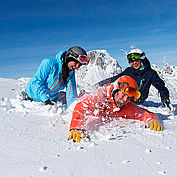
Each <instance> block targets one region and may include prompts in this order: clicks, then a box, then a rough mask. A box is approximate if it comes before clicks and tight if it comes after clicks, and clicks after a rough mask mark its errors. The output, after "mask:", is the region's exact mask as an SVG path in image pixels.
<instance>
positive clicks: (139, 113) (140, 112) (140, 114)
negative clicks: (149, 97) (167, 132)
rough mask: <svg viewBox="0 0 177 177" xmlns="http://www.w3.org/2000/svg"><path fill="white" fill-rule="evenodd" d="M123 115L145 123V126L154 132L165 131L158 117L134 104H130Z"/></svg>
mask: <svg viewBox="0 0 177 177" xmlns="http://www.w3.org/2000/svg"><path fill="white" fill-rule="evenodd" d="M122 114H123V115H126V117H127V118H132V119H137V120H140V121H144V123H145V126H146V127H147V128H150V129H151V130H154V131H157V130H158V131H162V130H163V128H162V125H161V124H160V121H159V119H158V117H157V116H156V115H155V114H154V113H152V112H150V111H148V110H146V109H143V108H141V107H139V106H137V105H135V104H133V103H129V104H128V105H127V106H126V107H125V108H124V110H123V112H122Z"/></svg>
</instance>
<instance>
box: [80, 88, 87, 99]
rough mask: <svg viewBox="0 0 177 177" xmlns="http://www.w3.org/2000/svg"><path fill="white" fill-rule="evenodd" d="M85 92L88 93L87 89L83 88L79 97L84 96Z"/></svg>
mask: <svg viewBox="0 0 177 177" xmlns="http://www.w3.org/2000/svg"><path fill="white" fill-rule="evenodd" d="M84 94H86V91H85V90H84V89H82V90H81V91H80V93H79V98H80V97H82V96H83V95H84Z"/></svg>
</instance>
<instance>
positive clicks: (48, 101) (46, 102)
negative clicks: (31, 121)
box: [44, 99, 54, 105]
mask: <svg viewBox="0 0 177 177" xmlns="http://www.w3.org/2000/svg"><path fill="white" fill-rule="evenodd" d="M44 104H45V105H48V104H49V105H54V103H52V102H51V101H50V99H48V100H47V101H45V102H44Z"/></svg>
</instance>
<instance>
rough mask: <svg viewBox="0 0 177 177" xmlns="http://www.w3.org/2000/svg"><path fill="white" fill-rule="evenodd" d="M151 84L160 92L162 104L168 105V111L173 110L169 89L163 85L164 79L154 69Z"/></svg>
mask: <svg viewBox="0 0 177 177" xmlns="http://www.w3.org/2000/svg"><path fill="white" fill-rule="evenodd" d="M152 85H153V86H154V87H155V88H156V89H157V90H158V91H159V92H160V97H161V101H162V103H163V105H164V106H166V107H168V108H169V110H170V112H174V107H173V106H172V105H171V103H170V98H169V91H168V89H167V88H166V87H165V83H164V81H163V80H162V79H161V78H160V77H159V75H158V74H157V72H156V71H154V75H153V79H152Z"/></svg>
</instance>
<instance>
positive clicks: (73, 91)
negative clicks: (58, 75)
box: [66, 71, 78, 106]
mask: <svg viewBox="0 0 177 177" xmlns="http://www.w3.org/2000/svg"><path fill="white" fill-rule="evenodd" d="M71 72H72V73H71V74H70V75H69V78H68V80H67V86H66V99H67V106H70V104H71V103H72V102H74V101H75V100H76V99H77V98H78V95H77V88H76V80H75V72H74V71H71Z"/></svg>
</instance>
